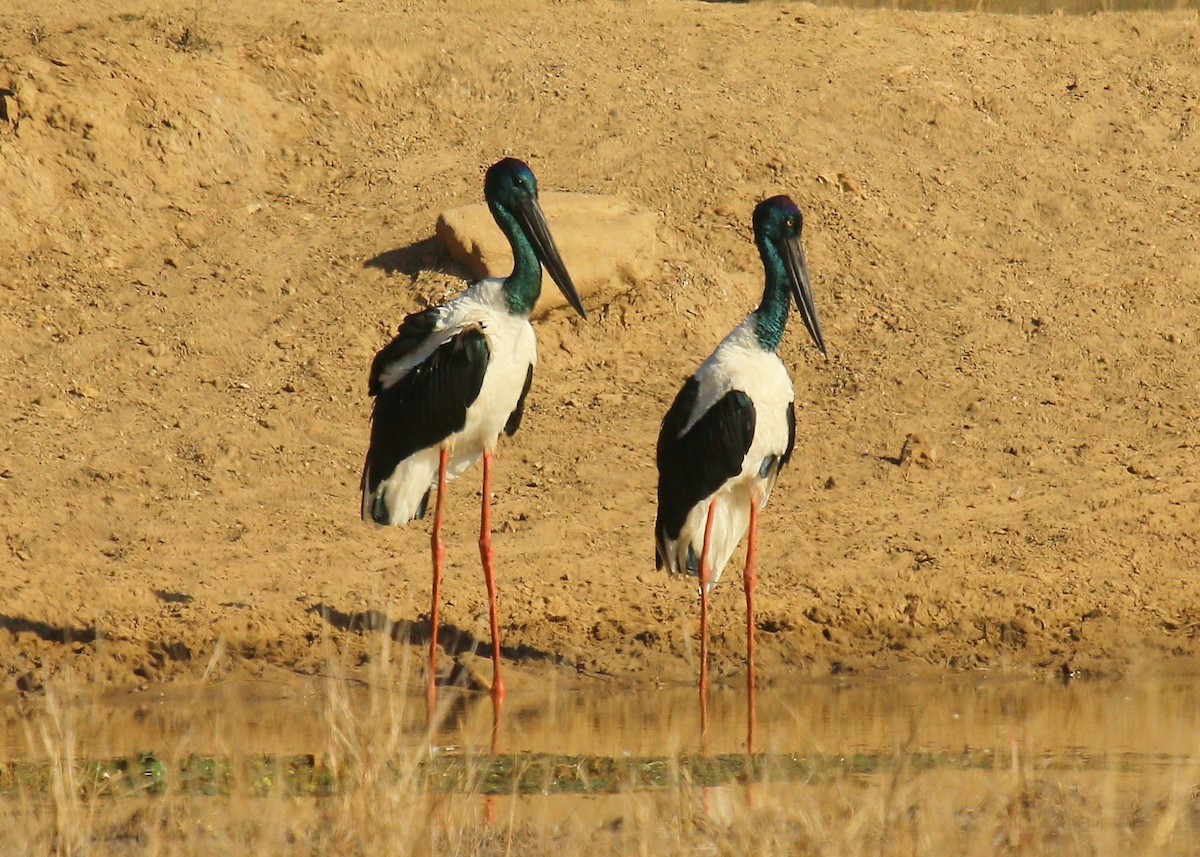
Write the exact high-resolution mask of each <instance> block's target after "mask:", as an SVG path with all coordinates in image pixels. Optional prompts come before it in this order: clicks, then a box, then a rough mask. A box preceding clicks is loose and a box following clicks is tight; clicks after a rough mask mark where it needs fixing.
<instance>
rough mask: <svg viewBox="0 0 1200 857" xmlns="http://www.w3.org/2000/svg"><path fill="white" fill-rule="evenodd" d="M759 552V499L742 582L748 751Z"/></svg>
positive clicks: (751, 732) (749, 745) (753, 503)
mask: <svg viewBox="0 0 1200 857" xmlns="http://www.w3.org/2000/svg"><path fill="white" fill-rule="evenodd" d="M757 553H758V501H757V500H756V499H754V498H751V500H750V539H749V545H748V546H747V548H746V570H745V572H744V573H743V575H742V583H743V584H744V586H745V589H746V706H747V713H748V715H749V726H748V727H747V733H746V745H747V747H746V749H747V752H750V753H753V752H754V701H755V700H754V585H755V584H756V583H758V578H757V577H756V576H755V573H754V560H755V555H756V554H757Z"/></svg>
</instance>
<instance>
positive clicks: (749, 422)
mask: <svg viewBox="0 0 1200 857" xmlns="http://www.w3.org/2000/svg"><path fill="white" fill-rule="evenodd" d="M699 394H700V383H699V382H698V381H697V380H696V378H695V377H692V378H689V379H688V381H687V383H686V384H684V385H683V389H682V390H680V391H679V395H678V396H676V397H675V402H674V403H673V404H672V405H671V408H670V410H668V411H667V415H666V417H664V418H663V423H662V429H661V431H660V432H659V435H658V455H657V459H658V520H657V521H656V522H655V526H654V531H655V535H656V536H657V539H656V541H658V542H660V543H661V542H662V540H663V538H664V537H666V538H670V539H677V538H679V533H680V531H681V530H682V529H683V523H684V521H685V520H687V514H688V512H689V511H690V510H691V508H692V507H693V506H695V505H696V504H697V503H699V502H700V501H701V500H703V499H704V498H705V497H708V496H710V495H711V494H713V493H715V492H716V491H717V489H718V488H720V487H721V485H722V484H724V482H725V481H726V480H727V479H730V478H731V477H733V476H736V475H737V474H738V473H740V472H741V470H742V462H743V461H744V460H745V457H746V453H747V452H749V450H750V444H751V443H752V442H753V441H754V426H755V420H756V415H755V411H754V403H753V402H751V401H750V397H749V396H747V395H746V394H745V393H743V392H742V391H741V390H730V391H729V392H728V393H726V394H725V395H724V396H722V397H721V398H720V400H718V401H717V402H716V404H714V405H713V406H712V407H711V408H709V409H708V411H707V412H706V413H705V414H704V415H703V416H702V417H700V419H698V420H697V421H696V423H695V425H693V426H692V427H691V429H690V430H689V431H688V432H687V433H686V434H683V435H680V432H681V431H682V430H683V428H684V426H686V425H687V423H688V420H689V418H690V417H691V415H692V411H693V409H694V408H695V406H696V399H697V397H698V396H699ZM656 559H657V563H658V566H659V567H660V568H661V567H662V565H663V563H664V558H663V557H662V556H661V555H659V556H658V557H657V558H656Z"/></svg>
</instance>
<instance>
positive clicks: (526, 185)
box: [483, 158, 587, 318]
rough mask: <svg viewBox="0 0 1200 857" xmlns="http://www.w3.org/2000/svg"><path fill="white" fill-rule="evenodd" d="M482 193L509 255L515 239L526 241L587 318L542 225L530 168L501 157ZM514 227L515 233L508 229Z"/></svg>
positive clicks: (487, 179)
mask: <svg viewBox="0 0 1200 857" xmlns="http://www.w3.org/2000/svg"><path fill="white" fill-rule="evenodd" d="M483 195H484V198H485V199H487V203H488V208H490V209H491V210H492V215H493V216H494V217H495V218H496V222H497V223H498V224H499V225H500V228H501V229H503V230H504V231H505V233H506V234H507V235H508V239H509V241H510V242H512V243H513V255H514V256H516V255H517V243H518V242H519V241H521V240H524V241H525V242H527V243H528V244H529V246H530V247H532V248H533V252H534V254H535V255H536V256H537V258H538V261H539V262H540V263H541V264H542V265H543V266H544V267H545V269H546V270H547V271H549V272H550V277H551V278H552V279H553V280H554V282H555V283H556V284H557V285H558V288H559V289H560V290H561V291H562V293H563V296H564V297H565V298H566V299H567V302H568V303H570V304H571V306H572V307H574V308H575V311H576V312H578V313H579V314H580V315H581V316H583V317H584V318H587V312H586V311H585V310H584V308H583V302H582V301H581V300H580V299H579V292H578V291H576V289H575V283H574V282H572V280H571V275H570V274H569V273H567V267H566V265H564V264H563V261H562V258H561V256H560V255H559V252H558V247H556V246H555V244H554V238H553V237H551V235H550V228H549V227H548V226H547V225H546V217H545V215H544V214H542V207H541V205H540V204H539V203H538V192H537V178H535V177H534V175H533V170H531V169H529V165H528V164H526V163H525V162H524V161H520V160H517V159H516V158H504V159H503V160H500V161H497V162H496V163H494V164H492V165H491V166H490V167H489V168H488V171H487V175H486V176H485V177H484V180H483ZM510 224H512V226H510ZM514 226H515V228H516V229H517V230H518V232H519V234H517V233H514V232H512V228H513V227H514ZM526 252H528V251H526ZM539 280H540V278H539ZM536 298H537V294H536V292H534V294H533V300H536Z"/></svg>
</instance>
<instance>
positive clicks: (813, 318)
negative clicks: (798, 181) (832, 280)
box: [754, 196, 826, 354]
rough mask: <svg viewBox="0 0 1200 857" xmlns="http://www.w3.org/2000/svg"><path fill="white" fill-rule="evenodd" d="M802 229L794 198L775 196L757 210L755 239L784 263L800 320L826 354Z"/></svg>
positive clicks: (760, 204)
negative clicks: (802, 240) (801, 240)
mask: <svg viewBox="0 0 1200 857" xmlns="http://www.w3.org/2000/svg"><path fill="white" fill-rule="evenodd" d="M803 229H804V217H803V216H802V215H801V214H800V209H799V208H798V207H797V206H796V203H794V202H792V200H791V197H787V196H773V197H771V198H770V199H764V200H763V201H762V202H760V203H759V204H758V205H757V206H756V207H755V209H754V237H755V240H756V241H757V242H758V243H759V245H760V246H763V245H769V246H770V247H771V248H773V249H774V251H775V252H776V253H777V254H778V255H779V258H780V259H781V260H782V261H783V268H784V272H785V273H786V276H787V281H788V287H789V289H790V290H791V293H792V297H793V298H794V299H795V301H796V307H797V309H799V310H800V317H801V318H803V319H804V326H805V328H807V330H808V333H809V335H810V336H811V337H812V338H813V342H815V343H816V345H817V348H819V349H821V353H822V354H825V353H826V352H825V337H824V336H823V335H822V334H821V321H820V319H819V318H818V317H817V306H816V303H815V302H814V301H813V295H812V283H811V281H810V279H809V276H808V261H807V260H806V259H805V257H804V245H803V244H802V243H801V242H800V233H801V231H802V230H803Z"/></svg>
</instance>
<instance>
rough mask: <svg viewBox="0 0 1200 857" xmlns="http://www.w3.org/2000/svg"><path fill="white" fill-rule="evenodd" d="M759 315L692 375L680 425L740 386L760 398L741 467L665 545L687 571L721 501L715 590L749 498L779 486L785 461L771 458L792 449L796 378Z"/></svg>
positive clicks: (672, 567) (745, 524)
mask: <svg viewBox="0 0 1200 857" xmlns="http://www.w3.org/2000/svg"><path fill="white" fill-rule="evenodd" d="M755 322H756V314H755V313H751V314H750V315H748V316H747V317H746V318H745V319H744V320H743V321H742V322H741V323H740V324H739V325H738V326H737V327H735V328H734V329H733V330H732V331H731V332H730V333H729V335H728V336H726V337H725V339H724V340H722V341H721V344H720V345H718V346H717V348H716V349H715V350H714V351H713V353H712V354H711V355H710V356H709V357H708V359H706V360H705V361H704V363H703V364H701V366H700V368H699V369H697V370H696V373H695V375H694V376H693V377H694V378H695V379H696V381H697V382H698V384H699V391H698V395H697V398H696V403H695V406H694V407H693V409H692V413H691V416H690V418H689V420H688V422H687V424H686V426H685V428H684V429H683V431H682V432H680V435H681V436H682V435H684V434H686V433H687V432H688V431H690V430H691V429H692V427H693V426H694V425H695V424H696V422H697V421H698V420H699V419H700V418H701V417H702V416H703V415H704V414H705V413H706V412H707V411H708V410H709V409H710V408H712V407H713V406H714V405H715V404H716V403H717V402H719V401H720V400H721V399H722V398H723V397H724V396H725V395H726V394H727V393H729V392H730V391H731V390H740V391H742V392H743V393H744V394H745V395H746V396H747V397H748V398H749V399H750V401H751V402H752V403H753V405H754V411H755V426H754V435H753V440H752V441H751V443H750V448H749V450H747V452H746V453H745V455H744V457H743V458H742V466H741V470H740V472H739V473H738V474H737V475H735V476H733V477H731V478H729V479H727V480H726V481H725V482H724V483H723V484H722V485H721V486H720V488H718V489H717V490H716V492H714V493H713V494H711V495H709V497H707V498H705V499H704V500H702V501H700V502H699V503H696V504H695V505H694V506H692V508H691V509H690V510H689V511H688V513H687V518H686V520H685V522H684V525H683V528H682V529H681V531H680V533H679V537H678V539H670V538H669V537H668V538H667V539H666V540H665V542H666V543H665V545H663V547H665V548H666V550H665V556H664V559H665V560H666V561H667V564H668V570H669V571H671V572H674V573H684V572H686V570H687V567H688V553H689V548H690V549H691V551H692V552H693V556H694V557H699V556H700V553H701V551H702V549H703V547H704V528H705V523H706V520H707V517H708V507H709V504H710V503H715V504H716V511H715V512H714V514H713V526H712V534H711V544H710V546H709V567H710V569H711V571H710V578H709V584H708V588H709V590H710V591H711V589H712V588H713V587H714V586H715V585H716V583H717V581H718V580H719V579H720V577H721V572H722V571H723V570H724V569H725V565H726V564H727V563H728V562H729V560H730V558H731V557H732V556H733V552H734V550H736V548H737V546H738V543H739V542H741V540H742V537H743V536H745V535H746V532H747V530H748V529H749V526H750V503H751V501H752V500H753V501H754V502H756V503H757V504H758V508H759V509H762V507H763V506H765V505H766V503H767V499H768V498H769V497H770V495H771V489H772V488H774V487H775V482H776V480H777V479H778V477H779V467H778V466H777V465H775V466H769V465H767V466H765V463H766V462H778V461H779V460H780V459H782V458H784V457H785V456H786V454H787V453H788V451H789V440H790V432H789V426H788V413H789V406H790V405H791V404H792V402H793V400H794V398H795V394H794V391H793V389H792V381H791V378H790V377H789V375H788V372H787V368H786V367H785V366H784V365H783V361H781V360H780V359H779V357H778V356H776V354H775V353H774V352H772V351H768V350H766V349H764V348H763V347H762V346H761V345H760V344H759V341H758V338H757V337H756V336H755ZM772 457H773V458H772Z"/></svg>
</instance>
